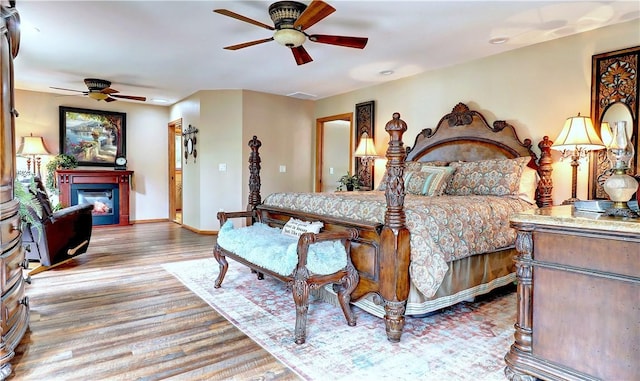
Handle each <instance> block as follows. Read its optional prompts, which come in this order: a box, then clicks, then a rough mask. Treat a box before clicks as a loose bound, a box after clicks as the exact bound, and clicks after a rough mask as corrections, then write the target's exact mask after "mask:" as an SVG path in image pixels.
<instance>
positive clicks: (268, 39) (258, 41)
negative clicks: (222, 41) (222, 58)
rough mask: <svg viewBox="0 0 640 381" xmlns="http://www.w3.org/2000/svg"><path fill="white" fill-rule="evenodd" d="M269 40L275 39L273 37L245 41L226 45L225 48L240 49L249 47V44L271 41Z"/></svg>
mask: <svg viewBox="0 0 640 381" xmlns="http://www.w3.org/2000/svg"><path fill="white" fill-rule="evenodd" d="M269 41H273V37H269V38H265V39H262V40H255V41H250V42H243V43H242V44H237V45H231V46H225V47H224V48H225V49H227V50H238V49H242V48H247V47H249V46H253V45H258V44H262V43H264V42H269Z"/></svg>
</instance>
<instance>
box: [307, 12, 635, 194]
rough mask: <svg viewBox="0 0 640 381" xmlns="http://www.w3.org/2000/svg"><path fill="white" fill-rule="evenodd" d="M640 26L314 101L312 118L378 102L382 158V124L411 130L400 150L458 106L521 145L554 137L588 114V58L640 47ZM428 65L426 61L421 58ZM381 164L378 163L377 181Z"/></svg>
mask: <svg viewBox="0 0 640 381" xmlns="http://www.w3.org/2000/svg"><path fill="white" fill-rule="evenodd" d="M639 30H640V21H638V20H634V21H630V22H627V23H624V24H619V25H616V26H612V27H607V28H602V29H598V30H594V31H591V32H586V33H582V34H579V35H575V36H570V37H565V38H562V39H558V40H554V41H550V42H546V43H542V44H538V45H534V46H531V47H526V48H521V49H518V50H514V51H511V52H507V53H503V54H499V55H496V56H492V57H488V58H484V59H480V60H476V61H473V62H468V63H464V64H460V65H456V66H452V67H449V68H446V69H441V70H435V71H431V72H428V73H423V74H420V75H416V76H413V77H409V78H405V79H399V80H396V81H393V82H388V83H384V84H380V85H376V86H372V87H368V88H365V89H361V90H357V91H353V92H349V93H345V94H342V95H339V96H335V97H330V98H326V99H322V100H319V101H317V102H316V111H315V116H316V118H320V117H325V116H328V115H335V114H339V113H345V112H351V111H353V109H354V107H355V104H356V103H359V102H364V101H368V100H375V101H376V112H375V113H376V115H375V120H376V126H375V128H376V133H375V136H376V148H377V150H378V152H386V144H387V141H388V135H387V133H386V132H385V131H384V126H385V124H386V123H387V122H388V121H389V120H390V119H391V115H392V114H393V112H396V111H397V112H400V114H401V115H402V118H403V119H404V120H405V121H406V122H407V124H408V128H409V129H408V131H407V133H405V135H404V137H405V138H404V141H405V144H409V145H410V144H412V143H413V139H414V137H415V136H416V134H418V133H419V132H420V131H421V130H422V129H424V128H427V127H434V126H435V125H436V124H437V122H438V121H439V120H440V118H441V117H442V116H443V115H445V114H446V113H448V112H450V111H451V109H452V108H453V106H455V105H456V104H457V103H458V102H463V103H466V104H467V105H468V106H469V107H471V108H472V109H474V110H478V111H480V112H482V113H483V114H484V115H485V117H487V119H488V121H489V123H493V121H494V120H496V119H503V120H506V121H508V122H509V123H512V124H513V125H515V127H516V130H517V131H518V133H519V136H520V138H521V139H524V138H527V137H528V138H531V139H532V140H533V141H534V142H535V144H534V146H535V150H536V152H538V149H537V146H536V144H537V142H538V141H539V140H540V139H541V138H542V137H543V136H545V135H548V136H549V137H550V138H551V139H552V140H553V139H555V138H556V136H557V135H558V133H559V132H560V129H561V128H562V126H563V123H564V121H565V119H566V118H568V117H570V116H574V115H577V113H578V112H580V113H582V115H588V114H589V112H590V99H591V56H592V55H594V54H598V53H602V52H608V51H612V50H618V49H623V48H628V47H632V46H637V45H640V33H639V32H638V31H639ZM425 59H428V55H426V56H425ZM554 159H555V160H556V161H557V162H556V163H555V164H554V173H553V178H554V202H555V203H561V202H562V201H563V200H565V199H567V198H569V197H570V193H571V184H570V179H571V167H570V165H569V160H564V161H562V162H560V161H559V154H557V153H555V154H554ZM383 171H384V161H382V160H378V161H377V162H376V182H378V181H379V179H380V178H381V176H382V173H383ZM587 179H588V165H586V163H582V164H581V166H580V169H579V173H578V197H579V198H582V199H586V198H587V189H588V188H587Z"/></svg>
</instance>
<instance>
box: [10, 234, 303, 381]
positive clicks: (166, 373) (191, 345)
mask: <svg viewBox="0 0 640 381" xmlns="http://www.w3.org/2000/svg"><path fill="white" fill-rule="evenodd" d="M214 240H215V238H214V237H213V236H205V235H198V234H196V233H193V232H191V231H189V230H187V229H183V228H181V227H180V226H179V225H177V224H174V223H170V222H161V223H149V224H136V225H132V226H127V227H99V228H94V229H93V236H92V239H91V244H90V246H89V250H88V252H87V253H86V254H83V255H80V256H78V257H76V258H75V259H74V260H72V261H70V262H68V263H67V264H65V265H62V266H60V267H57V268H54V269H50V270H48V271H45V272H42V273H39V274H36V275H34V276H33V277H32V284H31V285H27V295H28V297H29V302H30V307H31V320H30V330H29V331H27V334H26V335H25V337H24V338H23V340H22V342H21V343H20V345H19V347H18V348H17V349H16V356H15V358H14V359H13V360H12V361H11V363H12V365H13V374H12V376H10V377H9V379H10V380H65V381H67V380H83V381H86V380H164V379H172V380H227V379H235V380H295V379H297V376H296V375H295V374H294V373H293V372H291V371H290V370H289V369H288V368H287V367H285V366H284V365H282V364H281V363H280V362H278V361H277V360H276V359H275V358H274V357H273V356H271V355H270V354H269V353H268V352H266V351H265V350H264V349H262V348H261V347H260V346H259V345H257V344H256V343H254V342H253V341H252V340H251V339H249V338H248V337H247V336H245V335H244V334H243V333H242V332H240V331H239V330H238V329H237V328H235V327H234V326H233V325H232V324H231V323H229V322H228V321H227V320H225V319H224V318H223V317H221V316H220V315H219V314H218V313H217V312H216V311H215V310H213V309H212V308H211V307H210V306H209V305H207V304H206V303H205V302H204V301H202V300H201V299H200V298H198V297H197V296H196V295H195V294H193V293H191V292H190V291H189V290H188V289H187V288H186V287H185V286H184V285H182V283H180V281H178V280H177V279H175V278H174V277H173V276H172V275H170V274H169V273H167V272H166V271H165V270H163V268H162V267H161V264H162V263H166V262H171V261H184V260H189V259H198V258H210V257H212V248H213V243H214ZM212 282H213V280H212Z"/></svg>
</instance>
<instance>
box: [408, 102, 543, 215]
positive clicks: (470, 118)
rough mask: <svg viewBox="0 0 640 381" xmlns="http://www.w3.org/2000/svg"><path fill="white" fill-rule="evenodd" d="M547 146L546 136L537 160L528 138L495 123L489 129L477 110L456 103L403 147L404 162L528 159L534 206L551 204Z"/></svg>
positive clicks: (502, 124) (505, 123)
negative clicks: (533, 174) (535, 180)
mask: <svg viewBox="0 0 640 381" xmlns="http://www.w3.org/2000/svg"><path fill="white" fill-rule="evenodd" d="M551 144H552V142H551V141H550V140H549V138H548V137H546V136H545V137H544V139H543V140H542V141H541V142H540V143H539V144H538V147H539V148H540V151H541V155H540V158H538V156H537V155H536V154H535V152H533V151H532V149H531V147H532V143H531V140H530V139H525V140H524V141H521V140H520V139H519V138H518V134H517V133H516V130H515V128H514V127H513V126H512V125H511V124H509V123H507V122H505V121H503V120H497V121H495V122H494V123H493V126H490V125H489V124H488V123H487V120H486V119H485V117H484V116H483V115H482V114H480V113H479V112H478V111H472V110H470V109H469V107H468V106H467V105H465V104H464V103H458V104H457V105H456V106H455V107H454V108H453V109H452V110H451V112H450V113H449V114H447V115H445V116H443V117H442V118H441V119H440V121H439V122H438V124H437V126H436V128H435V129H431V128H426V129H424V130H422V131H421V132H420V133H419V134H418V136H416V139H415V142H414V143H413V146H412V147H407V159H406V160H407V161H446V162H451V161H478V160H487V159H500V158H515V157H521V156H531V162H530V163H529V166H530V167H531V168H534V169H536V170H538V174H539V175H540V179H541V180H540V182H539V184H538V192H537V193H538V194H537V195H536V200H537V203H538V206H549V205H552V204H553V201H552V199H551V191H552V188H553V185H552V182H551V171H552V168H551V162H552V161H551V151H550V148H551Z"/></svg>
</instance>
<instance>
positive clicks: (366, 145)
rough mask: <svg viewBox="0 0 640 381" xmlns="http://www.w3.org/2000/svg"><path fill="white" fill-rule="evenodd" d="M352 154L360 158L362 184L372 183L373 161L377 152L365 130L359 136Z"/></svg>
mask: <svg viewBox="0 0 640 381" xmlns="http://www.w3.org/2000/svg"><path fill="white" fill-rule="evenodd" d="M353 155H354V156H355V157H359V158H360V163H361V164H362V168H363V170H362V171H361V172H362V175H363V176H362V182H363V183H364V184H371V183H373V181H372V180H373V179H372V177H373V163H374V161H375V159H376V158H377V157H378V153H377V152H376V146H375V144H373V138H370V137H369V134H368V133H367V132H366V131H365V132H363V133H362V135H361V136H360V143H359V144H358V148H356V152H354V154H353ZM367 186H368V185H367Z"/></svg>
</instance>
